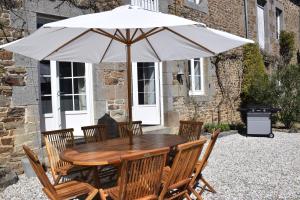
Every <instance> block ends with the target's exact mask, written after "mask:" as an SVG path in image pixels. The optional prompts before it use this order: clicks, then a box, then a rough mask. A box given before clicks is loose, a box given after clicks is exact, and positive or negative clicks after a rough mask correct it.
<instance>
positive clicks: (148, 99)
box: [138, 93, 156, 105]
mask: <svg viewBox="0 0 300 200" xmlns="http://www.w3.org/2000/svg"><path fill="white" fill-rule="evenodd" d="M138 96H139V104H140V105H149V104H155V103H156V96H155V93H139V95H138Z"/></svg>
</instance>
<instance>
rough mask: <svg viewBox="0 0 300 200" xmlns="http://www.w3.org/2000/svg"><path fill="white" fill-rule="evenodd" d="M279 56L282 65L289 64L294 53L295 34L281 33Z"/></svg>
mask: <svg viewBox="0 0 300 200" xmlns="http://www.w3.org/2000/svg"><path fill="white" fill-rule="evenodd" d="M279 46H280V50H279V53H280V56H281V58H282V62H283V63H282V65H288V64H290V62H291V60H292V58H293V55H294V51H295V34H294V33H293V32H288V31H281V32H280V36H279Z"/></svg>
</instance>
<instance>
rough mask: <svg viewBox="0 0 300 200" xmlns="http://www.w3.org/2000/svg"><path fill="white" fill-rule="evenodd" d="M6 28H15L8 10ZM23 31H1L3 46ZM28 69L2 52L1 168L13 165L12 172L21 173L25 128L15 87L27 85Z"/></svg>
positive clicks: (3, 16) (0, 16)
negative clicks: (19, 145) (20, 148)
mask: <svg viewBox="0 0 300 200" xmlns="http://www.w3.org/2000/svg"><path fill="white" fill-rule="evenodd" d="M0 24H2V27H4V26H7V27H10V25H11V15H10V12H9V11H8V10H1V11H0ZM22 34H23V33H22V31H20V30H18V29H14V28H5V29H4V28H3V29H2V30H0V44H3V43H5V42H6V40H14V39H16V38H19V37H20V35H22ZM26 74H27V72H26V69H25V68H24V67H22V66H18V65H17V64H16V63H15V61H14V58H13V53H11V52H8V51H5V50H1V51H0V165H4V164H6V163H9V165H10V167H11V169H13V170H16V171H18V172H20V163H19V162H18V161H19V160H20V157H21V156H22V153H20V151H18V150H17V145H16V141H17V140H18V138H17V136H18V134H19V133H20V131H22V130H24V127H25V112H26V109H25V107H23V106H17V105H15V104H14V103H13V102H12V96H13V88H14V87H23V86H25V85H26V81H25V77H26Z"/></svg>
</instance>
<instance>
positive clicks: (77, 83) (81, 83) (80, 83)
mask: <svg viewBox="0 0 300 200" xmlns="http://www.w3.org/2000/svg"><path fill="white" fill-rule="evenodd" d="M74 94H85V79H84V78H75V79H74Z"/></svg>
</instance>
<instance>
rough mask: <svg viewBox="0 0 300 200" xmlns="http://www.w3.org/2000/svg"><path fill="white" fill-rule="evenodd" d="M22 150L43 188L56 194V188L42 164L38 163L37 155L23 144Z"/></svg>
mask: <svg viewBox="0 0 300 200" xmlns="http://www.w3.org/2000/svg"><path fill="white" fill-rule="evenodd" d="M23 149H24V152H25V154H26V156H27V158H28V159H29V162H30V164H31V166H32V169H33V170H34V172H35V173H36V175H37V177H38V179H39V180H40V182H41V184H42V185H43V187H44V188H47V189H48V190H49V191H50V192H51V193H52V194H53V195H54V196H56V190H55V188H54V186H53V185H52V184H51V182H50V180H49V178H48V176H47V175H46V173H45V171H44V168H43V166H42V164H41V163H40V161H39V159H38V157H37V155H36V154H35V153H34V152H33V151H32V150H31V149H30V148H29V147H27V146H26V145H23Z"/></svg>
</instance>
